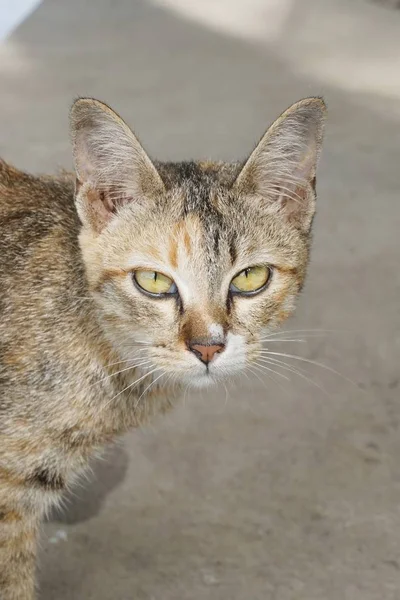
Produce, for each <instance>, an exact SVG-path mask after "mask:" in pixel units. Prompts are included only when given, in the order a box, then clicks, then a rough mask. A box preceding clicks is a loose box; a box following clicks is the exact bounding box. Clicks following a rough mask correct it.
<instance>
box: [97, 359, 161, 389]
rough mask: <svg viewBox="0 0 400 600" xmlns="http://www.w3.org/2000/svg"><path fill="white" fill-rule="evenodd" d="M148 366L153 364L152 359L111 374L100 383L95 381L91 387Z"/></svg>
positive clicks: (100, 380)
mask: <svg viewBox="0 0 400 600" xmlns="http://www.w3.org/2000/svg"><path fill="white" fill-rule="evenodd" d="M147 364H151V360H150V359H147V360H145V361H142V362H140V363H136V364H134V365H130V366H129V367H126V368H125V369H121V370H120V371H117V372H116V373H111V374H110V375H106V376H105V377H103V378H102V379H99V380H98V381H95V382H94V383H91V384H90V386H89V387H93V386H94V385H98V384H99V383H102V382H103V381H106V380H107V379H111V378H112V377H115V376H116V375H119V374H120V373H124V372H125V371H130V370H132V369H137V368H139V367H143V366H145V365H147Z"/></svg>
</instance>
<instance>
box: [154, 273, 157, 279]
mask: <svg viewBox="0 0 400 600" xmlns="http://www.w3.org/2000/svg"><path fill="white" fill-rule="evenodd" d="M154 281H157V271H154Z"/></svg>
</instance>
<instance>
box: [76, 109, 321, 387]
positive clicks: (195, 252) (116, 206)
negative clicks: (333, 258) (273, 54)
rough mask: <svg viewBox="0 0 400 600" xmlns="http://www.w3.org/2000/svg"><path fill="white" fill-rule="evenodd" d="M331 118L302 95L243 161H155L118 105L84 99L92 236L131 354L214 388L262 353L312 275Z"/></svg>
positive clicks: (86, 201) (82, 174)
mask: <svg viewBox="0 0 400 600" xmlns="http://www.w3.org/2000/svg"><path fill="white" fill-rule="evenodd" d="M324 116H325V104H324V102H323V101H322V100H321V99H320V98H307V99H305V100H301V101H300V102H298V103H296V104H294V105H293V106H292V107H290V108H289V109H288V110H287V111H286V112H284V113H283V114H282V115H281V116H280V117H279V118H278V119H277V121H275V123H274V124H273V125H272V126H271V127H270V128H269V129H268V131H267V133H266V134H265V135H264V136H263V138H262V139H261V141H260V142H259V144H258V145H257V147H256V148H255V150H254V151H253V153H252V154H251V155H250V157H249V158H248V160H247V161H245V162H243V163H235V164H224V163H211V162H184V163H157V162H154V161H152V160H150V158H149V157H148V155H147V154H146V152H145V151H144V150H143V148H142V146H141V145H140V143H139V141H138V140H137V138H136V137H135V135H134V134H133V133H132V131H131V130H130V129H129V127H128V126H127V125H126V124H125V123H124V121H122V119H120V117H118V116H117V115H116V114H115V113H114V112H113V111H112V110H111V109H110V108H109V107H108V106H106V105H105V104H102V103H100V102H98V101H96V100H92V99H79V100H77V101H76V102H75V104H74V105H73V108H72V111H71V131H72V140H73V146H74V159H75V167H76V175H77V186H76V205H77V210H78V214H79V216H80V219H81V221H82V224H83V226H82V231H81V235H80V244H81V249H82V254H83V259H84V262H85V267H86V272H87V277H88V281H89V286H90V290H91V293H92V295H93V297H94V299H95V302H96V305H97V307H98V309H99V322H100V325H101V327H102V328H103V329H104V331H105V333H106V335H107V337H108V339H109V340H110V341H111V343H112V345H113V347H114V349H115V350H116V351H117V353H118V354H119V356H120V357H121V360H126V361H128V360H129V359H132V364H138V365H142V367H143V368H145V369H149V368H150V369H159V371H155V373H160V375H161V374H162V373H165V374H166V375H168V374H169V375H171V377H173V378H174V379H178V380H180V381H181V382H185V383H189V384H190V383H192V384H193V385H205V384H207V383H210V382H214V381H218V380H219V379H221V378H224V377H225V376H227V375H231V374H234V373H237V372H238V371H239V370H241V369H243V368H245V367H246V365H248V364H250V363H251V362H252V361H253V360H255V359H256V357H257V355H258V352H259V350H260V337H261V336H262V334H263V333H265V332H266V331H268V330H270V329H272V328H275V327H276V326H277V325H279V324H280V323H282V322H283V321H284V320H285V319H286V318H287V317H288V316H289V315H290V314H291V313H292V311H293V309H294V304H295V301H296V297H297V296H298V294H299V291H300V289H301V286H302V283H303V280H304V276H305V271H306V266H307V262H308V254H309V243H310V230H311V224H312V220H313V216H314V210H315V173H316V165H317V161H318V157H319V154H320V147H321V141H322V130H323V122H324ZM127 364H128V365H129V364H130V363H129V362H128V363H127Z"/></svg>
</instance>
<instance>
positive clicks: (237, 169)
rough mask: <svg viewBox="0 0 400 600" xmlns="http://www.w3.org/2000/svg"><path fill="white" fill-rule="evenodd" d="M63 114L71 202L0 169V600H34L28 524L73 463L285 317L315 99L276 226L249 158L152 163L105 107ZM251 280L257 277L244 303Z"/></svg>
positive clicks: (299, 240)
mask: <svg viewBox="0 0 400 600" xmlns="http://www.w3.org/2000/svg"><path fill="white" fill-rule="evenodd" d="M306 102H308V104H305V103H306ZM297 106H298V107H297V109H296V110H297V111H299V107H300V109H301V106H300V103H299V105H297ZM75 107H76V108H75V113H73V117H72V124H73V125H72V131H73V139H74V145H75V162H76V168H77V185H76V199H75V181H74V177H73V176H69V175H65V176H62V177H60V178H48V177H33V176H30V175H26V174H24V173H21V172H20V171H17V170H16V169H14V168H12V167H9V166H7V165H6V164H5V163H1V162H0V599H1V600H30V599H31V598H33V595H34V570H35V545H36V535H37V529H38V526H39V523H40V520H41V518H42V517H43V514H44V513H45V511H46V509H48V508H49V507H50V506H51V505H52V503H54V502H57V501H58V500H59V499H60V497H61V495H62V493H63V491H64V490H65V489H66V487H67V486H69V485H70V484H71V483H73V481H74V479H75V478H76V477H77V476H78V475H79V473H81V472H82V470H83V469H84V468H85V466H86V465H87V461H88V459H89V457H90V456H91V455H92V454H93V453H95V452H96V451H97V450H99V449H101V448H102V447H103V446H104V445H105V444H107V443H108V442H110V441H112V440H113V439H114V438H115V436H116V435H118V434H121V433H123V432H124V431H126V430H127V429H129V428H131V427H135V426H138V425H139V424H140V423H142V422H143V421H144V420H146V419H147V418H148V417H149V416H151V415H152V414H155V413H158V412H162V411H165V410H168V409H169V408H170V407H171V406H172V404H173V402H174V401H175V400H176V397H177V395H178V396H179V386H180V384H181V383H183V384H185V385H186V384H187V383H190V382H192V383H193V384H194V385H204V384H206V383H208V382H209V381H215V380H218V379H219V378H221V377H224V376H225V375H229V374H231V373H234V372H236V371H238V370H240V369H241V368H243V367H245V366H246V364H247V363H248V362H249V361H251V360H254V358H255V357H257V356H259V351H260V342H259V333H260V331H261V330H262V329H263V328H264V329H265V328H266V327H275V326H276V325H277V324H279V323H280V322H281V321H283V320H284V319H285V318H286V317H287V316H288V315H289V314H290V312H291V311H292V309H293V306H294V299H295V297H296V295H297V294H298V291H299V289H300V287H301V285H302V282H303V279H304V275H305V269H306V265H307V260H308V249H309V231H310V227H311V221H312V216H313V214H314V208H313V207H314V192H313V186H314V180H315V163H316V159H317V154H318V151H317V146H318V147H319V143H320V137H321V135H320V124H319V122H320V121H322V117H323V103H322V102H321V101H320V100H318V99H311V100H308V101H303V105H302V107H303V108H302V110H303V109H304V110H307V111H308V112H307V114H306V117H307V119H310V121H312V124H313V127H314V129H315V128H316V129H315V131H314V136H315V139H316V140H317V143H315V148H312V149H311V150H312V151H313V152H314V155H313V158H312V162H311V163H310V165H311V166H310V167H309V172H308V171H307V173H306V176H303V175H302V178H295V177H292V176H291V175H290V174H289V176H288V181H287V182H286V188H285V186H284V185H283V183H282V181H280V182H279V186H280V188H279V189H280V190H285V189H287V190H288V189H289V186H290V185H292V192H291V194H289V192H288V195H287V196H286V200H288V199H289V200H291V199H294V201H295V204H293V206H290V210H289V208H288V207H289V201H288V202H286V200H285V204H284V205H283V203H282V200H281V199H280V197H279V198H278V197H274V198H273V202H274V204H276V205H277V203H279V202H281V204H282V207H283V208H282V211H284V210H285V211H286V217H285V218H283V213H282V214H280V212H279V211H277V210H276V207H275V208H273V209H272V210H271V208H270V204H271V203H268V204H266V205H264V206H263V205H262V204H260V202H259V200H258V199H257V198H258V195H260V194H261V195H263V192H262V190H261V188H260V190H259V189H258V183H259V182H258V180H257V178H258V177H259V173H258V169H261V167H259V166H258V165H257V163H256V162H255V159H254V153H253V155H252V157H251V158H250V159H249V161H248V162H247V163H246V165H245V166H244V167H243V165H239V164H232V165H223V164H213V163H193V162H189V163H181V164H159V163H151V162H150V160H149V159H148V157H147V155H145V154H144V151H143V150H142V148H141V147H140V146H139V145H138V142H137V140H136V138H134V137H133V136H132V138H131V137H129V135H130V134H129V130H127V129H125V128H126V126H125V124H124V123H123V122H122V121H120V120H119V119H118V117H116V116H115V115H114V114H113V113H111V111H110V110H109V109H108V108H107V107H105V106H104V105H100V103H97V102H94V101H90V100H87V101H85V100H83V101H78V103H77V104H76V105H75ZM291 110H292V111H293V109H291ZM89 113H90V114H89ZM293 114H297V113H295V112H292V113H289V111H288V115H289V116H288V117H286V121H287V120H288V119H289V121H290V119H291V118H292V115H293ZM299 114H300V113H299ZM304 118H305V117H304V115H303V116H302V120H303V121H302V123H301V124H302V127H303V128H304V122H305V121H304ZM98 119H100V120H101V121H102V120H103V119H104V121H105V122H103V121H102V124H100V127H99V122H98ZM281 120H282V118H281ZM300 121H301V119H300ZM282 123H283V124H285V120H283V121H282ZM282 123H281V124H280V125H279V122H278V127H279V126H282ZM306 125H307V127H308V126H309V123H308V121H307V122H306ZM111 127H115V128H116V131H115V132H113V134H116V133H118V135H119V139H118V140H117V142H116V140H115V137H114V135H113V136H111V135H110V131H111ZM87 130H88V131H87ZM306 131H307V132H308V129H307V128H306ZM82 132H83V133H84V134H85V136H86V137H84V139H83V140H80V139H79V136H80V135H81V134H82ZM93 132H95V134H96V135H95V136H94V137H93V139H94V140H95V143H93V144H92V138H90V136H91V135H92V133H93ZM278 133H279V131H278ZM290 133H291V134H293V133H296V132H295V131H294V129H293V131H290ZM102 134H105V135H104V137H103V138H102ZM297 134H298V135H299V136H300V135H301V132H300V133H299V132H298V131H297ZM87 135H88V136H89V137H87ZM275 135H276V132H275V131H273V132H272V137H273V136H275ZM124 136H125V137H124ZM117 137H118V136H117ZM128 138H129V139H128ZM270 138H271V135H270ZM102 139H103V141H104V140H105V141H104V144H103V145H101V143H100V144H98V140H100V142H101V140H102ZM293 139H294V138H293ZM313 139H314V138H313ZM267 141H268V143H271V141H270V139H269V140H267ZM261 143H262V144H263V145H264V146H265V141H264V142H261ZM129 144H131V146H129ZM291 144H292V141H291ZM128 146H129V147H128ZM264 146H263V147H264ZM281 146H282V144H281ZM281 146H280V148H279V153H280V154H279V157H280V160H282V152H283V150H284V149H285V148H283V146H282V147H281ZM292 146H293V144H292ZM310 146H312V144H311V143H310ZM293 147H294V146H293ZM118 148H123V152H122V151H120V150H118ZM309 150H310V149H309V147H308V146H307V152H309ZM256 152H258V153H260V150H257V149H256V151H255V153H256ZM129 153H130V155H129ZM277 156H278V154H277ZM127 157H128V160H126V158H127ZM258 158H260V157H258ZM92 159H93V160H92ZM105 159H107V166H106V165H105V164H104V165H101V164H100V163H101V162H102V161H103V160H105ZM256 159H257V155H256ZM300 159H302V160H303V162H302V161H301V160H300ZM306 159H307V156H306ZM264 160H265V157H264V156H263V157H262V161H264ZM271 160H275V158H273V159H271ZM124 161H126V162H124ZM298 163H299V164H301V165H303V163H304V157H298ZM109 165H111V167H110V166H109ZM154 165H155V166H154ZM103 167H104V168H103ZM274 168H275V167H274ZM302 168H303V167H302ZM278 171H279V169H278ZM278 171H277V172H278ZM303 180H304V181H306V184H307V194H305V193H304V194H303V192H304V190H305V188H306V184H305V183H304V185H303V188H304V189H303V188H301V189H300V188H299V185H300V184H299V182H300V183H301V182H302V181H303ZM127 183H128V184H129V186H128V185H127ZM264 183H265V182H263V183H262V182H260V185H261V184H262V185H263V184H264ZM293 183H294V184H295V187H293ZM296 186H297V187H296ZM128 187H129V189H128ZM276 189H278V187H277V183H276V182H274V185H273V186H271V190H276ZM245 190H247V192H246V193H245ZM273 193H274V192H273ZM302 198H303V200H304V205H301V199H302ZM75 200H76V202H75ZM75 203H76V206H75ZM297 204H298V205H299V206H297ZM279 210H281V209H279ZM296 211H297V212H296ZM78 214H79V217H80V218H79V217H78ZM294 216H295V219H297V220H295V219H294ZM263 220H265V224H264V225H263ZM82 223H83V226H82ZM251 229H252V230H253V231H251ZM264 240H265V241H264ZM253 264H255V265H264V264H268V265H269V266H268V267H254V269H253V271H251V269H247V270H246V268H247V267H249V266H250V265H253ZM149 269H152V270H151V271H149ZM241 269H245V270H246V274H245V276H243V275H241V276H240V277H239V278H238V275H237V274H238V273H239V272H240V271H241ZM257 269H258V270H257ZM243 272H244V271H242V273H243ZM143 273H144V275H143ZM149 273H152V274H155V275H154V278H153V279H152V280H151V282H150V285H151V286H152V287H150V288H148V287H144V288H143V286H142V283H143V285H144V286H147V285H148V282H147V280H146V277H148V274H149ZM157 273H158V281H157V282H156V280H157ZM235 275H236V276H235ZM251 277H253V278H254V281H258V280H257V277H258V278H260V277H261V278H262V277H264V279H260V282H261V284H262V285H258V287H257V288H256V287H255V286H253V287H254V290H255V291H254V292H253V291H252V289H251V288H250V287H249V285H250V284H251ZM232 278H233V279H232ZM242 280H243V281H244V283H243V281H242ZM270 280H271V281H270ZM235 281H236V284H237V286H239V287H237V286H236V285H234V286H233V287H232V285H233V284H232V282H235ZM160 282H161V283H160ZM165 282H167V283H165ZM168 282H170V283H171V286H170V288H168V289H167V288H165V289H164V288H157V287H156V286H155V284H156V283H157V285H158V286H160V285H161V284H163V285H166V286H168V285H169V283H168ZM238 282H239V283H238ZM240 282H242V284H241V283H240ZM249 282H250V283H249ZM240 285H242V286H244V287H243V288H241V287H240ZM158 289H160V290H162V293H160V292H158V291H157V293H154V290H158ZM267 289H268V293H267V292H266V291H265V290H267ZM150 290H151V291H150ZM248 290H250V291H248ZM241 295H242V296H243V298H242V296H241ZM245 297H246V298H245Z"/></svg>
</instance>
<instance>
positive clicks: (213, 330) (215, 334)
mask: <svg viewBox="0 0 400 600" xmlns="http://www.w3.org/2000/svg"><path fill="white" fill-rule="evenodd" d="M208 331H209V333H210V336H211V337H212V338H220V337H222V336H223V335H224V330H223V329H222V326H221V325H218V323H211V325H210V326H209V328H208Z"/></svg>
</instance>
